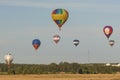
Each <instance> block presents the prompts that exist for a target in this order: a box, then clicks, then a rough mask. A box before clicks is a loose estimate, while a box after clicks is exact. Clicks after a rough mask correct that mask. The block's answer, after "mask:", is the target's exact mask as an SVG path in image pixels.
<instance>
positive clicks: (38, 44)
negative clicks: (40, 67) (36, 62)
mask: <svg viewBox="0 0 120 80" xmlns="http://www.w3.org/2000/svg"><path fill="white" fill-rule="evenodd" d="M32 45H33V47H34V48H35V50H37V49H38V48H39V46H40V45H41V42H40V40H39V39H34V40H33V41H32Z"/></svg>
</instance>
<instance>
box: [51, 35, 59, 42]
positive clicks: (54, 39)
mask: <svg viewBox="0 0 120 80" xmlns="http://www.w3.org/2000/svg"><path fill="white" fill-rule="evenodd" d="M53 41H54V42H55V43H56V44H57V43H58V42H59V41H60V36H59V35H54V36H53Z"/></svg>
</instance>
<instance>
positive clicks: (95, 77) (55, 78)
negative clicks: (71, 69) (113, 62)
mask: <svg viewBox="0 0 120 80" xmlns="http://www.w3.org/2000/svg"><path fill="white" fill-rule="evenodd" d="M0 80H120V74H41V75H0Z"/></svg>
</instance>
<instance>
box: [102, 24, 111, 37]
mask: <svg viewBox="0 0 120 80" xmlns="http://www.w3.org/2000/svg"><path fill="white" fill-rule="evenodd" d="M103 32H104V34H105V35H106V37H107V38H108V39H109V37H110V35H111V34H112V32H113V28H112V26H105V27H104V28H103Z"/></svg>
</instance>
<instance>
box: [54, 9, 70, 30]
mask: <svg viewBox="0 0 120 80" xmlns="http://www.w3.org/2000/svg"><path fill="white" fill-rule="evenodd" d="M68 16H69V14H68V11H67V10H65V9H55V10H53V12H52V19H53V21H54V22H55V23H56V24H57V25H58V27H59V30H61V27H62V25H63V24H64V23H65V22H66V21H67V19H68Z"/></svg>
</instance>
